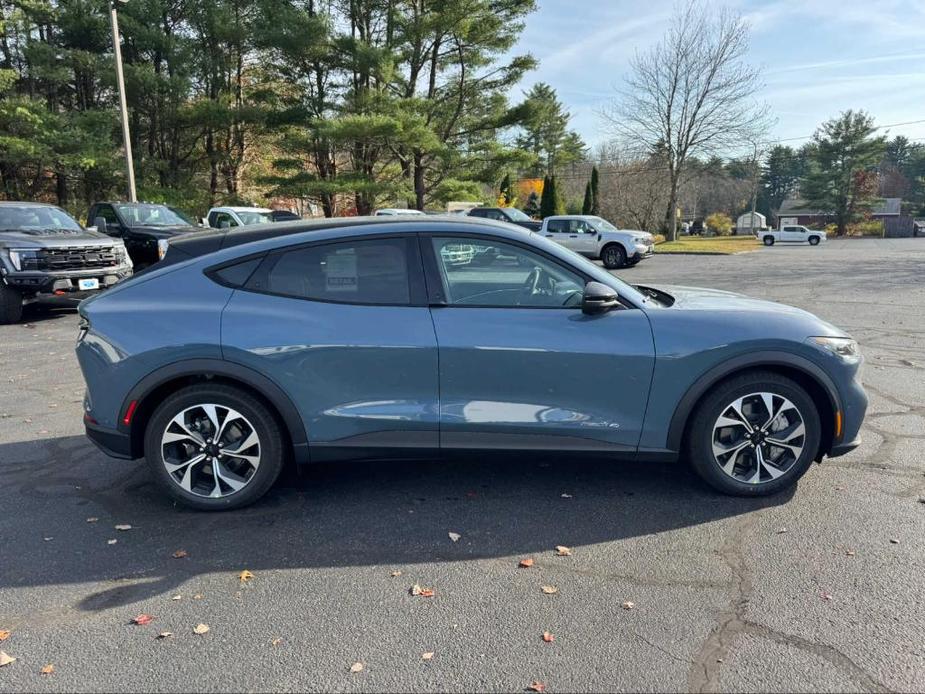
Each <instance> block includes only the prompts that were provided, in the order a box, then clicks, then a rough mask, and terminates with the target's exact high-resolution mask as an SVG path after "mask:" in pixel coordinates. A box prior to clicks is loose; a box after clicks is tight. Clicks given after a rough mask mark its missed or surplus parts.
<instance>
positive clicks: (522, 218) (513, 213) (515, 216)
mask: <svg viewBox="0 0 925 694" xmlns="http://www.w3.org/2000/svg"><path fill="white" fill-rule="evenodd" d="M504 211H505V212H507V213H508V215H509V216H510V218H511V220H512V221H514V222H529V221H530V217H528V216H527V215H525V214H524V213H523V212H521V211H520V210H518V209H517V208H516V207H505V208H504Z"/></svg>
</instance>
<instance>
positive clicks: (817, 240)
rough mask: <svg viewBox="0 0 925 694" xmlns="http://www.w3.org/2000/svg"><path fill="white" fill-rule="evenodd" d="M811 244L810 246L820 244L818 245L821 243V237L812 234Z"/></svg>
mask: <svg viewBox="0 0 925 694" xmlns="http://www.w3.org/2000/svg"><path fill="white" fill-rule="evenodd" d="M809 245H810V246H818V245H819V239H818V238H817V237H815V236H811V237H810V239H809Z"/></svg>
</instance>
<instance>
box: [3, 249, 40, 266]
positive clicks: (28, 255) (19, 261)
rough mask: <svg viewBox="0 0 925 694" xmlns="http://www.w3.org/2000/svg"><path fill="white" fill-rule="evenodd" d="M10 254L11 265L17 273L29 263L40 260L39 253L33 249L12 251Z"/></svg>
mask: <svg viewBox="0 0 925 694" xmlns="http://www.w3.org/2000/svg"><path fill="white" fill-rule="evenodd" d="M9 254H10V263H12V264H13V267H14V268H15V269H16V270H17V271H19V270H22V269H23V267H25V266H26V265H27V264H28V263H27V261H29V260H35V259H36V258H38V255H37V251H36V250H34V249H31V248H24V249H16V248H14V249H10V251H9Z"/></svg>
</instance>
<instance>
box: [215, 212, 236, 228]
mask: <svg viewBox="0 0 925 694" xmlns="http://www.w3.org/2000/svg"><path fill="white" fill-rule="evenodd" d="M215 226H217V227H218V228H219V229H229V228H231V227H236V226H238V223H237V221H235V218H234V217H232V216H231V215H230V214H228V213H227V212H219V213H218V214H217V215H215Z"/></svg>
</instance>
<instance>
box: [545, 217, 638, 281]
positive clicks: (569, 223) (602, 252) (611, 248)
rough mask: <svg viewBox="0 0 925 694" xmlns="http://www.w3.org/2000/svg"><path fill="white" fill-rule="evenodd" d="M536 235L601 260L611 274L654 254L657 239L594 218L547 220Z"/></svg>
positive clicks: (549, 218)
mask: <svg viewBox="0 0 925 694" xmlns="http://www.w3.org/2000/svg"><path fill="white" fill-rule="evenodd" d="M537 233H539V234H541V235H542V236H545V237H546V238H548V239H550V240H552V241H555V242H556V243H558V244H560V245H562V246H565V247H566V248H568V249H570V250H573V251H575V252H576V253H578V254H580V255H583V256H586V257H588V258H594V259H595V260H600V261H601V262H603V264H604V267H606V268H607V269H609V270H613V269H614V268H618V267H624V266H627V265H635V264H636V263H638V262H639V261H640V260H642V259H643V258H648V257H649V256H650V255H652V253H653V252H654V250H655V237H653V236H652V234H650V233H648V232H647V231H635V230H631V229H617V227H615V226H614V225H613V224H611V223H610V222H608V221H607V220H606V219H603V218H602V217H596V216H594V215H585V214H573V215H557V216H554V217H547V218H546V219H544V220H543V226H542V227H541V228H540V230H539V232H537Z"/></svg>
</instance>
